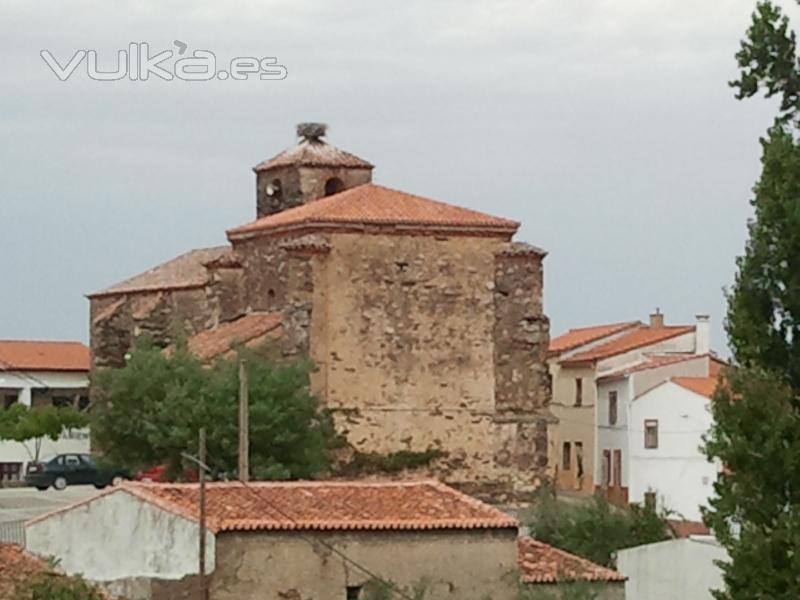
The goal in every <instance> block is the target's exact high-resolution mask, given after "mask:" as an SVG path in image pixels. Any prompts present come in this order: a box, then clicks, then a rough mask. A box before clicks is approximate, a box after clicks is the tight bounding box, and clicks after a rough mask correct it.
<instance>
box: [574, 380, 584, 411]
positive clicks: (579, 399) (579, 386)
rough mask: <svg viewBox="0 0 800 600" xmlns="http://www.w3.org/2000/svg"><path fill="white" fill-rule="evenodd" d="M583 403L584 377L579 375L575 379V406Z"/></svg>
mask: <svg viewBox="0 0 800 600" xmlns="http://www.w3.org/2000/svg"><path fill="white" fill-rule="evenodd" d="M582 405H583V379H582V378H581V377H578V378H577V379H576V380H575V406H582Z"/></svg>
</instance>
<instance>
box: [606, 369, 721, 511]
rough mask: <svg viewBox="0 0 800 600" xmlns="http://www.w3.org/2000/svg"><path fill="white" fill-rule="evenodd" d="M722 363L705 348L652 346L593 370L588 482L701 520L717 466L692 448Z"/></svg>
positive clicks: (704, 424) (707, 419)
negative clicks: (592, 456)
mask: <svg viewBox="0 0 800 600" xmlns="http://www.w3.org/2000/svg"><path fill="white" fill-rule="evenodd" d="M722 364H723V363H722V362H721V361H720V360H719V359H717V358H715V357H714V356H712V355H710V354H702V355H697V354H652V355H647V356H645V357H644V358H643V360H642V361H641V362H640V363H639V364H636V365H633V366H630V367H627V368H623V369H618V370H615V371H612V372H610V373H607V374H606V375H604V376H602V377H600V378H598V380H597V395H598V401H597V405H596V409H597V414H596V423H597V432H596V443H597V452H596V456H597V465H596V470H595V472H596V473H597V474H598V477H597V480H596V483H597V485H598V486H599V487H600V488H601V489H603V490H605V491H606V492H607V494H608V496H609V497H610V498H612V499H613V498H621V499H622V500H623V501H624V502H650V503H655V505H656V506H657V507H658V508H665V509H668V510H670V511H673V512H675V513H677V514H676V517H677V518H679V519H682V520H687V521H700V520H701V513H700V506H701V505H703V504H705V503H706V502H707V500H708V497H709V496H710V494H711V492H712V485H713V483H714V481H715V480H716V476H717V473H718V470H719V468H718V466H717V465H715V464H713V463H711V462H709V461H708V460H707V459H706V457H705V456H704V455H703V454H702V452H701V449H700V448H701V445H702V436H703V434H705V433H706V432H707V431H708V429H709V428H710V427H711V424H712V416H711V411H710V397H711V396H712V394H713V392H714V389H715V387H716V383H717V378H718V376H719V371H720V368H721V366H722Z"/></svg>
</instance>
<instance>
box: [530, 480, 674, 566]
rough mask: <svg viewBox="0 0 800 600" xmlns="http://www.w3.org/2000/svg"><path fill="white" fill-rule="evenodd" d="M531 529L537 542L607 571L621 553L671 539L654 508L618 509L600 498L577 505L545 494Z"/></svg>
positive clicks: (537, 503)
mask: <svg viewBox="0 0 800 600" xmlns="http://www.w3.org/2000/svg"><path fill="white" fill-rule="evenodd" d="M529 525H530V527H531V534H532V535H533V537H535V538H536V539H537V540H539V541H542V542H545V543H547V544H550V545H552V546H555V547H557V548H560V549H562V550H566V551H567V552H572V553H573V554H577V555H578V556H582V557H584V558H587V559H589V560H591V561H592V562H595V563H597V564H600V565H604V566H607V567H613V563H614V553H615V552H616V551H617V550H622V549H623V548H631V547H633V546H639V545H641V544H650V543H652V542H660V541H662V540H665V539H668V537H669V535H668V528H667V522H666V518H665V517H664V515H661V514H659V513H657V512H656V511H655V510H654V509H653V508H650V507H646V506H645V507H642V506H638V505H635V504H634V505H631V506H630V507H627V508H618V507H615V506H612V505H611V504H609V503H608V501H607V500H605V499H604V498H602V497H601V496H599V495H598V496H594V498H592V500H591V502H589V503H574V502H568V501H565V500H558V499H556V498H555V497H553V496H552V495H549V494H543V495H542V496H541V497H540V498H539V499H538V501H537V502H536V503H535V505H534V507H533V509H532V513H531V518H530V520H529Z"/></svg>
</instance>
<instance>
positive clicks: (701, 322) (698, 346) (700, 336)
mask: <svg viewBox="0 0 800 600" xmlns="http://www.w3.org/2000/svg"><path fill="white" fill-rule="evenodd" d="M695 320H696V321H697V322H696V324H695V330H694V353H695V354H708V353H709V352H710V351H711V323H710V320H711V317H709V316H708V315H696V316H695Z"/></svg>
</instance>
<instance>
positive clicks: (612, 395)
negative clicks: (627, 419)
mask: <svg viewBox="0 0 800 600" xmlns="http://www.w3.org/2000/svg"><path fill="white" fill-rule="evenodd" d="M608 424H609V425H616V424H617V392H616V390H612V391H610V392H608Z"/></svg>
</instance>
